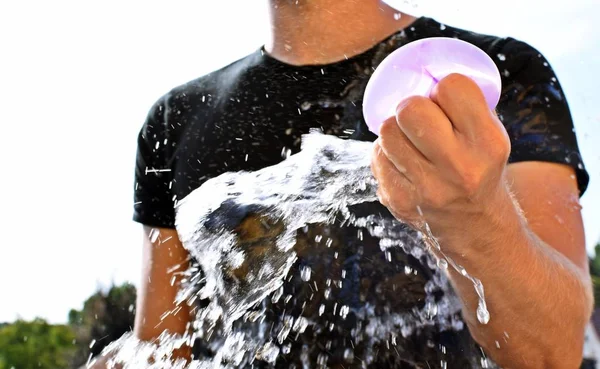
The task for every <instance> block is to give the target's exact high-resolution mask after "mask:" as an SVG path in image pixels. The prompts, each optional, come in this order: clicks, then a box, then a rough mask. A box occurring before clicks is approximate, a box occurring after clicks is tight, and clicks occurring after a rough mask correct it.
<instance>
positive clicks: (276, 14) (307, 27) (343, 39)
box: [265, 0, 415, 65]
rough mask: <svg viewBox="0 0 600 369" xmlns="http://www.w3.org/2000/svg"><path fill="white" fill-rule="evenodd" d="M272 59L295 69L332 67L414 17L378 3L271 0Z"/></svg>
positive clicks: (267, 47) (363, 0)
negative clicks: (325, 65) (321, 66)
mask: <svg viewBox="0 0 600 369" xmlns="http://www.w3.org/2000/svg"><path fill="white" fill-rule="evenodd" d="M269 2H270V4H269V6H270V18H271V37H270V40H269V42H267V43H266V44H265V50H266V52H267V53H268V54H269V55H271V56H272V57H273V58H275V59H278V60H280V61H282V62H284V63H287V64H291V65H319V64H329V63H334V62H336V61H340V60H343V59H344V58H350V57H352V56H355V55H358V54H360V53H362V52H364V51H366V50H368V49H370V48H371V47H373V46H374V45H375V44H377V43H378V42H380V41H382V40H383V39H385V38H386V37H388V36H390V35H392V34H394V33H395V32H397V31H399V30H401V29H403V28H405V27H407V26H408V25H410V24H411V23H412V22H413V21H414V20H415V18H414V17H412V16H410V15H407V14H402V13H400V12H398V11H396V10H395V9H393V8H391V7H389V6H388V5H386V4H384V3H383V2H381V1H379V0H341V1H340V0H298V1H295V0H270V1H269Z"/></svg>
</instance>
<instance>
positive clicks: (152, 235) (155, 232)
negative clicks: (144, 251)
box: [150, 228, 160, 243]
mask: <svg viewBox="0 0 600 369" xmlns="http://www.w3.org/2000/svg"><path fill="white" fill-rule="evenodd" d="M159 234H160V231H159V230H158V229H156V228H152V230H151V231H150V242H152V243H154V242H156V240H157V239H158V236H159Z"/></svg>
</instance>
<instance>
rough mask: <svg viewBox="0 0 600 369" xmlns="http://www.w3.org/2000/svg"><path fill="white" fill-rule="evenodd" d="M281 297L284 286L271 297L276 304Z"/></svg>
mask: <svg viewBox="0 0 600 369" xmlns="http://www.w3.org/2000/svg"><path fill="white" fill-rule="evenodd" d="M281 296H283V286H281V287H279V288H278V289H277V291H275V292H274V293H273V296H272V297H271V301H272V302H273V303H274V304H276V303H277V301H279V299H280V298H281Z"/></svg>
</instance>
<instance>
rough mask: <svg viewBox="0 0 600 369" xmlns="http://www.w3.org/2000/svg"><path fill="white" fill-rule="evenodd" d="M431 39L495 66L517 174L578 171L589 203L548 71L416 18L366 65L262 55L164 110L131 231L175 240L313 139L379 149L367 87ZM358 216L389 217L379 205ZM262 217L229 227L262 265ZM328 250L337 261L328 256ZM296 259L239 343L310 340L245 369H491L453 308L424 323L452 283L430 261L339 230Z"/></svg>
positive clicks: (486, 40)
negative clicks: (199, 201)
mask: <svg viewBox="0 0 600 369" xmlns="http://www.w3.org/2000/svg"><path fill="white" fill-rule="evenodd" d="M427 37H456V38H459V39H462V40H465V41H467V42H470V43H472V44H474V45H476V46H478V47H479V48H481V49H482V50H484V51H485V52H487V53H488V54H489V55H490V57H492V59H493V60H494V61H495V62H496V64H497V66H498V68H499V70H500V72H501V75H502V85H503V93H502V97H501V100H500V102H499V105H498V108H497V112H498V115H499V117H500V119H501V120H502V121H503V123H504V125H505V127H506V129H507V132H508V133H509V136H510V139H511V144H512V152H511V156H510V159H509V161H510V162H511V163H514V162H521V161H546V162H554V163H562V164H566V165H569V166H571V167H573V168H574V169H575V172H576V175H577V181H578V185H579V189H580V191H581V193H583V192H584V191H585V189H586V186H587V183H588V175H587V173H586V171H585V168H584V165H583V162H582V159H581V157H580V154H579V149H578V146H577V141H576V137H575V133H574V128H573V122H572V119H571V115H570V112H569V108H568V104H567V101H566V98H565V96H564V93H563V91H562V89H561V87H560V84H559V82H558V80H557V78H556V76H555V75H554V73H553V71H552V69H551V67H550V66H549V64H548V62H547V60H546V59H545V58H544V57H543V56H542V55H541V54H540V53H539V52H538V51H537V50H535V49H534V48H532V47H531V46H529V45H527V44H526V43H523V42H521V41H518V40H515V39H512V38H497V37H493V36H486V35H481V34H477V33H473V32H469V31H465V30H460V29H457V28H452V27H448V26H445V25H441V24H439V23H438V22H436V21H435V20H432V19H429V18H420V19H418V20H417V21H416V22H415V23H413V25H412V26H410V27H409V28H407V29H405V30H404V31H401V32H398V33H397V34H395V35H393V36H391V37H389V38H387V39H386V40H384V41H382V42H381V43H379V44H377V45H375V46H374V47H373V48H371V49H370V50H368V51H367V52H365V53H363V54H360V55H358V56H355V57H352V58H349V59H347V60H343V61H341V62H338V63H333V64H328V65H323V66H301V67H297V66H290V65H286V64H284V63H281V62H279V61H277V60H275V59H273V58H271V57H269V56H268V55H266V54H265V53H264V52H263V51H262V49H259V50H257V51H256V52H254V53H252V54H251V55H248V56H247V57H245V58H243V59H241V60H238V61H236V62H234V63H232V64H230V65H228V66H226V67H224V68H222V69H220V70H218V71H215V72H213V73H210V74H208V75H206V76H203V77H200V78H198V79H195V80H193V81H190V82H189V83H186V84H184V85H182V86H178V87H176V88H174V89H173V90H171V91H170V92H168V93H167V94H165V95H164V96H162V97H161V98H160V99H159V100H158V101H157V102H156V103H155V104H154V105H153V107H152V108H151V110H150V112H149V114H148V117H147V120H146V122H145V124H144V125H143V127H142V129H141V131H140V134H139V138H138V152H137V159H136V170H135V199H134V201H135V204H134V220H135V221H137V222H140V223H142V224H145V225H148V226H155V227H166V228H173V227H175V219H176V215H175V210H174V206H175V204H176V203H177V201H178V200H181V199H183V198H185V197H186V196H187V195H188V194H190V193H191V192H192V191H194V190H195V189H197V188H198V187H199V186H201V185H202V183H204V182H205V181H206V180H208V179H209V178H213V177H216V176H218V175H220V174H222V173H225V172H228V171H240V170H244V171H255V170H258V169H261V168H264V167H266V166H271V165H275V164H277V163H279V162H281V161H282V160H284V159H285V158H286V157H287V156H289V155H293V154H294V153H297V152H298V151H299V149H300V140H301V136H302V135H303V134H306V133H308V132H309V131H310V130H311V129H319V130H321V131H323V132H324V133H326V134H331V135H336V136H338V137H342V138H347V139H354V140H362V141H373V140H375V138H376V137H375V135H373V134H372V133H370V132H369V131H368V129H367V127H366V125H365V122H364V120H363V117H362V96H363V93H364V89H365V86H366V83H367V81H368V78H369V76H370V75H371V74H372V72H373V70H374V69H375V68H376V67H377V65H378V63H379V62H381V61H382V60H383V59H384V58H385V57H386V56H387V55H389V53H391V52H392V51H394V50H395V49H397V48H398V47H400V46H402V45H404V44H406V43H409V42H411V41H414V40H418V39H421V38H427ZM354 211H355V212H356V213H357V214H362V215H365V214H379V215H381V216H383V217H391V215H390V214H389V212H387V210H386V209H385V208H384V207H382V206H381V205H380V204H375V203H371V204H363V205H361V206H359V207H357V208H356V209H354ZM267 213H268V209H256V208H249V209H233V210H232V212H230V213H228V214H230V215H231V216H228V217H224V218H223V219H221V222H222V226H224V227H228V228H231V229H236V230H237V231H238V233H239V247H247V248H250V247H252V248H253V250H257V251H256V252H258V251H260V250H261V248H260V247H256V246H257V245H262V246H263V247H269V244H271V243H272V239H273V237H276V233H275V234H273V233H272V232H273V229H276V227H275V228H273V227H267V228H265V229H262V228H261V224H262V226H264V224H263V222H261V219H262V217H263V216H265V215H266V214H267ZM250 229H252V231H249V230H250ZM358 235H360V236H358ZM398 237H399V238H400V239H402V240H403V242H405V244H406V245H409V247H413V246H414V247H418V245H419V244H420V243H421V240H419V238H418V235H417V234H416V233H415V232H413V231H411V230H410V229H409V228H408V227H406V228H404V229H399V230H398ZM327 239H330V240H331V244H330V245H329V246H330V247H324V246H323V242H326V241H325V240H327ZM296 251H297V253H298V255H299V261H298V263H297V265H295V267H294V269H293V270H292V272H291V273H290V278H289V280H288V281H287V282H286V284H285V286H284V290H285V291H284V294H283V296H284V297H283V298H281V299H268V300H265V302H264V303H263V304H262V305H261V307H260V310H261V311H263V310H264V311H265V314H266V316H267V318H265V320H264V321H262V322H261V324H262V325H260V324H254V323H252V322H240V323H239V324H238V325H237V328H236V329H238V330H240V331H245V332H249V333H252V332H254V334H261V335H263V336H264V337H266V338H265V339H266V340H270V339H272V340H273V342H276V343H277V334H278V332H279V331H280V330H281V329H280V328H281V327H284V326H285V324H286V321H285V319H286V316H291V317H292V319H296V320H298V318H299V317H300V316H302V317H306V318H307V319H309V320H310V321H311V322H312V323H311V324H310V326H309V327H307V328H306V330H305V331H304V332H303V333H292V334H290V335H289V337H288V338H287V339H286V340H285V342H283V343H281V344H279V343H277V344H278V345H279V346H281V348H282V349H284V351H287V350H288V348H289V350H290V353H289V354H286V355H283V354H282V356H281V357H280V358H279V359H278V360H277V362H276V364H274V365H272V364H266V363H264V362H261V361H254V362H253V363H250V361H248V362H246V365H247V366H248V367H250V366H251V365H253V366H254V367H270V366H275V367H278V368H292V367H296V368H299V367H302V366H303V364H307V363H308V364H310V367H313V366H314V367H326V366H327V367H333V368H337V367H339V368H354V367H356V368H358V367H373V368H428V367H432V368H433V367H439V366H440V365H443V364H441V363H446V365H447V366H448V367H453V368H454V367H460V368H478V367H491V365H492V364H490V363H488V362H487V361H485V355H484V354H483V353H482V351H481V349H480V348H479V347H478V346H477V345H476V344H475V343H474V341H473V340H472V338H471V337H470V335H469V333H468V331H467V329H466V326H465V325H464V324H463V323H462V320H461V317H460V311H454V310H452V309H451V308H447V309H446V311H445V313H444V314H441V313H439V314H438V313H437V312H436V313H431V314H429V315H431V316H422V315H423V314H422V312H423V311H424V309H425V308H426V307H425V306H424V304H425V296H426V295H435V296H436V301H442V300H443V299H444V298H445V296H446V297H448V296H450V298H451V297H452V296H451V295H452V291H451V289H450V288H449V287H444V284H443V283H441V282H439V283H437V284H434V285H433V287H432V283H431V281H432V280H435V279H439V278H442V277H441V276H440V275H441V274H442V273H440V271H439V270H437V269H436V268H435V266H434V265H432V264H431V260H430V258H429V257H428V256H427V255H423V256H422V257H415V256H414V255H410V254H408V253H406V252H405V250H404V249H402V248H396V249H393V250H391V251H389V254H386V253H384V252H383V251H381V248H380V244H379V239H378V238H377V237H376V236H374V235H372V234H369V232H368V231H366V230H364V229H361V228H360V227H349V226H342V225H341V224H340V222H334V223H333V224H321V225H313V226H310V227H307V228H305V229H303V230H302V231H300V232H298V236H297V247H296ZM307 265H308V266H310V267H311V270H312V271H313V272H312V279H311V282H310V283H307V282H306V281H304V280H303V279H302V276H301V270H302V268H304V267H305V266H307ZM342 273H343V275H344V277H343V278H342ZM337 281H342V282H343V283H341V284H339V285H338V284H336V283H338V282H337ZM313 282H314V285H312V284H313ZM288 295H289V296H291V297H290V298H288V299H286V298H285V297H286V296H288ZM336 303H337V304H338V305H337V306H336V305H335V304H336ZM321 306H325V308H321ZM341 306H347V307H348V313H347V314H346V313H345V314H344V316H340V311H339V309H340V307H341ZM321 309H324V312H321V311H320V310H321ZM406 314H408V315H410V314H413V315H414V318H415V319H417V320H418V322H419V324H418V327H416V328H415V329H409V330H408V331H406V332H401V331H400V329H399V328H398V331H395V332H381V331H378V330H381V329H383V328H382V327H386V326H388V327H401V326H404V325H403V322H398V321H395V322H394V319H396V320H397V319H399V318H398V316H402V317H405V316H406ZM417 315H418V316H417ZM426 315H428V314H426ZM402 319H404V318H402ZM265 322H266V323H265ZM264 324H266V326H264ZM383 330H385V329H383ZM212 344H213V345H214V344H217V343H215V342H213V343H212ZM203 352H204V353H203V354H204V355H210V352H211V350H210V345H204V346H203ZM442 367H443V366H442Z"/></svg>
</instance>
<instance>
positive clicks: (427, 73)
mask: <svg viewBox="0 0 600 369" xmlns="http://www.w3.org/2000/svg"><path fill="white" fill-rule="evenodd" d="M423 71H424V72H425V74H426V75H428V76H429V77H431V79H432V80H433V82H435V84H436V85H437V84H438V82H439V81H440V80H439V79H437V78H435V77H434V76H433V74H431V72H430V71H429V69H427V68H425V67H423Z"/></svg>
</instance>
